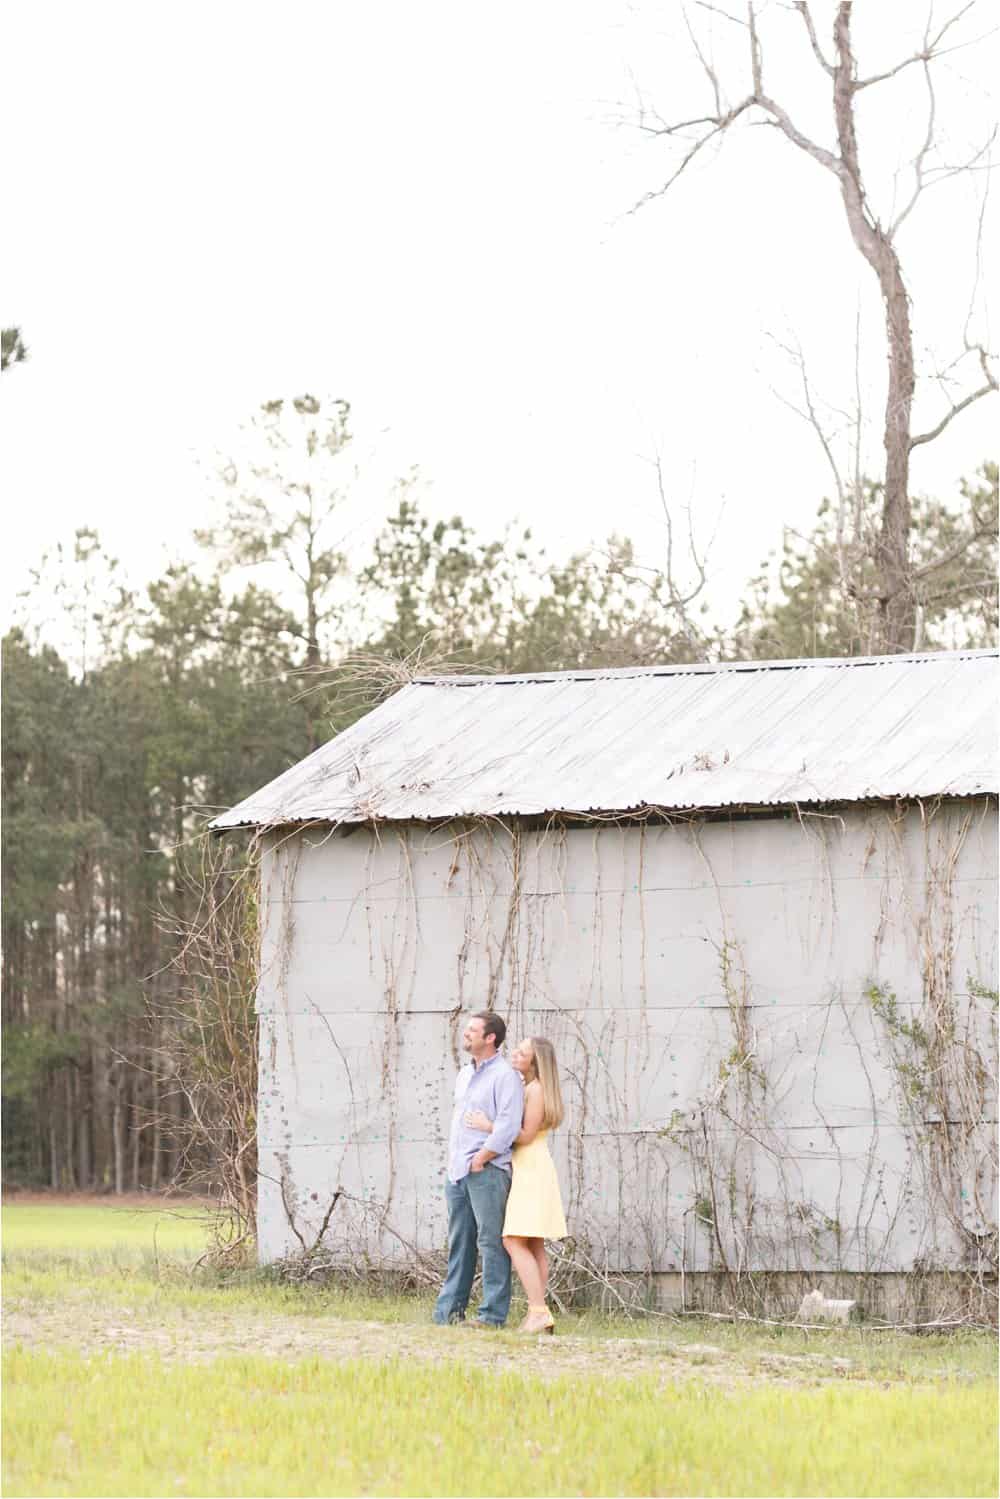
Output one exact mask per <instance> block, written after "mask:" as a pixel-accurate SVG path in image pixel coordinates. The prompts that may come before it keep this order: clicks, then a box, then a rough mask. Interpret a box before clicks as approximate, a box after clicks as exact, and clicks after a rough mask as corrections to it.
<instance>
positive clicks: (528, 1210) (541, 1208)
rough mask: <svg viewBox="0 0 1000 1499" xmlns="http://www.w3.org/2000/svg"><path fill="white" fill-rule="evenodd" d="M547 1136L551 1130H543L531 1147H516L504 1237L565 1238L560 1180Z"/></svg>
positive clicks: (504, 1224) (512, 1162)
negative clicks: (513, 1235) (550, 1152)
mask: <svg viewBox="0 0 1000 1499" xmlns="http://www.w3.org/2000/svg"><path fill="white" fill-rule="evenodd" d="M547 1136H548V1130H545V1129H541V1130H539V1131H538V1134H537V1135H536V1136H535V1138H534V1139H533V1140H532V1142H531V1144H530V1145H515V1146H514V1151H513V1157H512V1161H511V1167H512V1170H511V1183H510V1195H509V1197H508V1198H507V1215H506V1217H505V1218H504V1220H503V1231H504V1233H505V1234H516V1235H517V1237H518V1238H523V1239H565V1237H566V1219H565V1217H564V1216H563V1205H562V1197H561V1196H560V1193H559V1178H558V1177H557V1176H556V1165H555V1161H553V1159H552V1157H551V1155H550V1154H549V1142H548V1138H547Z"/></svg>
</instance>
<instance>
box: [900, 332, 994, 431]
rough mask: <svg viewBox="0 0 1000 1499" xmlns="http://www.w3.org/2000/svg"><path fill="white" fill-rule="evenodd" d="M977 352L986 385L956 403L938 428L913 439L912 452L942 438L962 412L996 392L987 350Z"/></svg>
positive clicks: (982, 349)
mask: <svg viewBox="0 0 1000 1499" xmlns="http://www.w3.org/2000/svg"><path fill="white" fill-rule="evenodd" d="M976 352H977V353H978V354H979V363H980V366H981V368H982V371H983V375H984V376H985V380H984V383H983V384H982V385H980V387H979V389H978V390H972V391H970V392H969V394H968V395H967V396H965V397H963V399H962V400H961V401H956V402H955V404H954V405H953V406H952V408H951V410H950V411H948V412H947V413H946V414H945V415H944V416H943V417H942V418H941V420H940V421H939V422H938V424H937V426H936V427H931V429H930V431H928V432H921V433H919V434H918V435H917V436H916V437H911V438H910V448H911V450H912V449H913V448H918V447H920V446H921V444H922V443H925V442H933V441H934V439H935V438H936V437H940V436H941V433H942V432H943V431H944V430H945V428H946V427H947V426H949V425H950V424H951V423H952V422H953V421H954V420H955V418H956V416H958V414H959V412H960V411H964V410H965V409H966V407H968V406H971V405H972V403H973V402H974V401H981V400H982V398H983V396H988V395H989V394H990V393H991V391H995V390H996V389H997V379H996V376H995V375H994V373H993V371H992V370H991V369H990V367H989V362H988V361H989V356H988V355H987V353H986V350H985V349H984V348H983V347H982V345H981V344H980V345H977V346H976Z"/></svg>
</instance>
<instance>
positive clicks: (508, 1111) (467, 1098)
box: [448, 1056, 524, 1182]
mask: <svg viewBox="0 0 1000 1499" xmlns="http://www.w3.org/2000/svg"><path fill="white" fill-rule="evenodd" d="M472 1109H482V1111H483V1113H484V1114H488V1115H489V1117H490V1118H491V1119H492V1120H493V1130H492V1132H491V1133H490V1134H488V1135H487V1134H484V1132H483V1131H482V1130H481V1129H469V1127H468V1125H467V1124H466V1123H465V1115H466V1114H467V1113H468V1112H469V1111H470V1110H472ZM523 1114H524V1085H523V1083H522V1082H521V1078H520V1074H519V1073H517V1072H515V1071H514V1069H513V1067H512V1066H511V1065H510V1063H509V1062H508V1061H507V1060H506V1059H505V1058H504V1057H500V1056H493V1057H490V1059H489V1061H487V1062H480V1064H479V1066H478V1067H477V1066H476V1065H475V1063H474V1062H469V1063H467V1064H466V1066H464V1067H463V1068H462V1070H461V1072H460V1073H459V1074H458V1077H457V1078H456V1079H455V1111H454V1113H453V1114H452V1116H451V1136H450V1138H449V1141H448V1180H449V1181H452V1182H460V1181H461V1180H462V1178H463V1177H465V1176H468V1174H469V1167H470V1165H471V1164H472V1157H473V1156H474V1155H475V1154H476V1153H477V1152H478V1151H480V1150H492V1151H493V1152H494V1159H493V1161H492V1165H494V1166H499V1167H501V1169H502V1170H504V1171H509V1170H510V1152H511V1146H512V1145H513V1143H514V1138H515V1136H516V1135H518V1134H519V1133H520V1130H521V1119H522V1116H523Z"/></svg>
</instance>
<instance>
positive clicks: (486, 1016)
mask: <svg viewBox="0 0 1000 1499" xmlns="http://www.w3.org/2000/svg"><path fill="white" fill-rule="evenodd" d="M472 1018H473V1020H481V1021H482V1022H483V1035H484V1036H495V1037H496V1047H495V1048H494V1049H495V1050H496V1051H499V1050H500V1048H501V1046H502V1045H503V1043H504V1041H505V1039H506V1036H507V1027H506V1025H504V1023H503V1021H502V1020H501V1019H500V1016H499V1015H498V1014H497V1013H496V1011H495V1010H477V1011H476V1013H475V1014H474V1015H473V1017H472Z"/></svg>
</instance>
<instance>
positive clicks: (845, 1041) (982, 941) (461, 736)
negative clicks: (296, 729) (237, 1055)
mask: <svg viewBox="0 0 1000 1499" xmlns="http://www.w3.org/2000/svg"><path fill="white" fill-rule="evenodd" d="M996 663H997V657H996V653H995V652H982V651H981V652H975V651H972V652H962V653H946V654H936V655H923V656H909V657H904V656H892V657H884V658H874V659H845V660H830V661H780V662H770V663H761V662H752V663H735V664H731V665H722V666H670V667H664V668H652V669H635V670H617V671H575V672H568V673H559V674H554V675H545V674H540V675H537V676H517V677H489V678H483V677H445V678H427V679H423V680H417V681H415V682H413V683H412V684H410V685H408V686H406V687H404V688H403V689H402V690H401V691H399V692H398V693H397V694H396V695H395V696H394V697H392V698H391V699H390V700H389V701H387V702H385V703H384V704H382V705H381V706H380V707H378V708H376V709H375V710H374V711H372V712H371V713H369V714H368V715H367V716H366V717H365V718H363V719H362V720H361V721H360V722H358V723H357V724H355V725H354V726H353V727H352V728H350V729H348V730H347V731H346V732H344V733H342V734H340V735H339V736H337V738H335V739H334V740H332V741H331V742H330V743H328V744H326V745H324V746H323V747H322V748H321V749H319V750H317V751H316V752H315V753H314V754H312V755H310V756H309V757H308V758H307V759H306V760H304V761H303V762H302V763H301V764H299V765H296V766H295V767H293V768H292V769H291V770H289V771H287V772H286V773H285V774H284V775H282V776H280V777H279V778H278V779H277V780H275V781H273V782H272V783H271V784H270V785H268V786H266V787H265V788H264V789H263V790H262V791H260V792H258V793H257V794H255V795H254V796H251V797H250V798H248V799H247V800H246V801H244V802H242V803H240V805H239V806H237V807H235V808H233V809H232V810H231V811H230V812H228V813H227V814H225V815H224V816H222V817H219V818H218V819H217V820H216V822H215V823H214V824H213V826H214V827H215V828H216V829H217V830H220V831H221V830H227V829H235V828H240V827H250V828H255V829H258V830H260V833H261V848H262V861H261V879H262V886H261V895H262V912H263V917H262V921H263V937H262V950H261V966H260V981H259V995H258V1004H259V1012H260V1107H259V1119H258V1147H259V1166H260V1190H259V1246H260V1256H261V1259H262V1260H264V1261H273V1260H275V1259H278V1258H281V1257H283V1256H285V1255H288V1254H291V1253H294V1252H296V1251H297V1250H299V1249H300V1247H301V1244H302V1242H306V1243H312V1242H313V1241H314V1240H315V1238H316V1236H317V1234H318V1233H319V1230H320V1227H321V1225H322V1224H323V1222H324V1219H325V1218H327V1217H328V1222H327V1227H326V1230H325V1234H324V1241H323V1242H324V1244H325V1245H328V1246H329V1247H330V1248H331V1249H333V1250H335V1251H336V1250H339V1251H340V1252H342V1253H344V1254H349V1255H352V1256H355V1257H362V1256H369V1257H371V1259H372V1260H373V1261H378V1262H379V1263H385V1262H386V1261H388V1262H390V1263H399V1262H401V1261H405V1260H406V1259H407V1258H409V1257H412V1256H413V1255H414V1254H418V1253H427V1252H430V1251H436V1250H438V1249H440V1248H441V1247H442V1246H443V1243H444V1238H445V1216H444V1201H443V1191H442V1184H443V1181H444V1168H445V1153H446V1140H447V1131H448V1121H449V1116H450V1107H451V1091H452V1082H453V1079H454V1075H455V1070H456V1067H457V1066H458V1065H459V1061H460V1053H459V1037H460V1026H461V1017H462V1015H463V1013H468V1012H469V1011H470V1010H475V1009H481V1008H484V1007H486V1006H492V1007H494V1008H496V1009H497V1010H498V1011H499V1012H500V1013H501V1014H502V1015H503V1016H504V1017H505V1018H506V1020H507V1022H508V1025H509V1027H510V1030H511V1032H512V1034H513V1036H514V1037H517V1036H519V1035H521V1034H532V1033H539V1034H544V1035H546V1036H549V1037H550V1038H551V1039H552V1041H553V1042H554V1044H555V1046H556V1049H557V1053H558V1055H559V1058H560V1062H561V1066H562V1069H563V1075H564V1083H565V1090H566V1095H567V1103H568V1108H569V1117H568V1120H567V1124H566V1126H565V1127H564V1129H563V1130H562V1131H561V1133H560V1135H559V1136H558V1138H557V1142H556V1147H555V1153H556V1158H557V1164H558V1168H559V1173H560V1177H561V1180H562V1185H563V1191H564V1196H565V1198H566V1200H567V1216H568V1219H569V1224H570V1231H571V1233H572V1234H573V1235H574V1236H575V1239H576V1240H577V1242H578V1244H579V1245H580V1247H581V1248H582V1249H583V1250H585V1252H586V1253H587V1255H588V1256H589V1257H590V1258H591V1259H592V1260H593V1261H595V1262H599V1263H600V1264H601V1265H602V1267H606V1269H607V1270H608V1271H610V1272H620V1273H622V1274H631V1275H636V1274H641V1275H644V1276H647V1277H649V1278H650V1282H651V1283H652V1284H655V1285H656V1287H657V1289H658V1293H659V1295H660V1297H661V1299H662V1300H663V1301H664V1302H666V1303H667V1304H670V1303H671V1302H673V1301H678V1300H680V1299H681V1297H683V1298H684V1299H685V1301H686V1303H687V1304H688V1305H697V1304H701V1305H709V1304H716V1305H718V1304H728V1303H729V1302H732V1301H734V1300H740V1301H741V1303H742V1304H753V1305H758V1306H763V1305H764V1304H767V1305H770V1306H776V1305H782V1304H785V1305H787V1304H788V1303H789V1301H790V1299H793V1298H795V1297H797V1296H798V1295H799V1294H800V1292H801V1289H802V1287H803V1284H805V1283H808V1284H820V1285H824V1286H826V1287H827V1288H828V1289H829V1290H830V1291H831V1293H833V1294H842V1295H850V1294H854V1292H855V1291H856V1290H857V1289H858V1282H857V1281H856V1279H853V1277H857V1276H858V1275H859V1274H860V1275H863V1276H864V1277H866V1280H865V1282H864V1283H863V1288H862V1293H863V1295H864V1297H865V1299H866V1300H867V1302H868V1304H869V1306H872V1307H874V1308H875V1309H876V1310H878V1309H883V1310H886V1311H889V1312H892V1311H896V1312H899V1311H900V1309H902V1310H903V1311H904V1312H907V1311H910V1312H912V1310H913V1308H914V1306H915V1305H916V1303H915V1302H914V1300H913V1294H912V1287H913V1286H914V1284H915V1283H917V1282H919V1283H920V1285H921V1286H922V1287H924V1288H926V1286H927V1285H930V1284H931V1283H932V1280H931V1279H928V1276H929V1275H930V1276H931V1277H932V1279H933V1284H934V1286H935V1287H936V1290H935V1295H937V1296H938V1301H936V1302H935V1303H934V1304H935V1306H940V1305H943V1304H944V1303H943V1302H942V1301H941V1299H940V1297H941V1295H943V1294H944V1291H945V1290H948V1294H949V1295H952V1298H953V1297H954V1294H959V1293H961V1295H965V1293H966V1291H968V1290H969V1288H971V1291H972V1292H975V1293H976V1294H977V1295H978V1296H979V1297H980V1300H981V1298H982V1296H983V1295H985V1296H986V1297H987V1299H988V1298H989V1294H990V1285H991V1283H992V1284H993V1285H994V1286H995V1279H991V1278H992V1277H995V1270H996V1243H997V1234H996V1224H997V1215H996V1201H995V1193H996V1034H997V1000H996V990H997V799H996V793H997V789H998V787H997V759H996V729H995V703H996V687H997V672H996ZM338 1193H339V1194H340V1195H339V1196H337V1195H336V1194H338ZM335 1197H336V1203H335V1206H334V1207H333V1209H332V1211H330V1207H331V1203H333V1202H334V1198H335ZM901 1272H904V1273H905V1278H901V1274H900V1273H901ZM915 1272H919V1273H915ZM907 1288H909V1290H908V1291H907V1294H908V1295H909V1300H907V1299H906V1296H903V1297H902V1299H901V1295H900V1292H901V1289H907ZM942 1288H943V1289H942ZM949 1288H950V1290H949ZM919 1294H920V1296H922V1297H924V1300H923V1301H921V1303H920V1305H921V1306H923V1307H924V1308H925V1309H926V1305H927V1302H926V1295H925V1290H924V1289H922V1290H921V1291H920V1293H919ZM965 1304H969V1303H968V1301H967V1300H966V1303H965ZM976 1305H977V1308H979V1312H978V1314H979V1315H982V1310H981V1307H979V1303H978V1302H977V1303H976Z"/></svg>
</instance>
